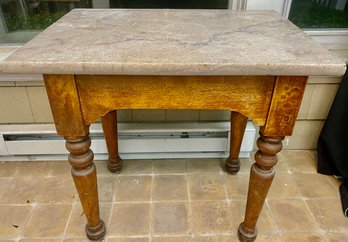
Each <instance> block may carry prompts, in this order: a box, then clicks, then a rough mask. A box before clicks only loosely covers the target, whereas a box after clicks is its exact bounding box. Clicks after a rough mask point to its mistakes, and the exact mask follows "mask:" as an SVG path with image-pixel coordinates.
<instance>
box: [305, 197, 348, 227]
mask: <svg viewBox="0 0 348 242" xmlns="http://www.w3.org/2000/svg"><path fill="white" fill-rule="evenodd" d="M306 203H307V205H308V207H309V210H310V211H311V212H312V214H313V216H314V218H315V220H316V221H317V223H318V224H319V227H320V228H321V229H324V230H328V231H330V232H334V231H337V232H344V231H345V232H347V233H348V219H347V218H346V217H344V214H343V211H342V205H341V200H340V199H339V198H337V199H309V200H306Z"/></svg>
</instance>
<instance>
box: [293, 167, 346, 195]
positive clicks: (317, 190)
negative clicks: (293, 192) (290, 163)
mask: <svg viewBox="0 0 348 242" xmlns="http://www.w3.org/2000/svg"><path fill="white" fill-rule="evenodd" d="M293 177H294V180H295V182H296V184H297V187H298V188H299V190H300V191H301V194H302V196H304V197H307V198H335V197H338V196H339V191H338V189H337V188H335V187H334V185H333V184H332V182H330V180H329V178H328V176H325V175H321V174H302V173H295V174H293Z"/></svg>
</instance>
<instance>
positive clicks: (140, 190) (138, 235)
mask: <svg viewBox="0 0 348 242" xmlns="http://www.w3.org/2000/svg"><path fill="white" fill-rule="evenodd" d="M222 162H223V160H221V159H188V160H184V159H179V160H154V161H153V160H129V161H126V162H125V167H124V169H123V171H122V173H121V174H118V175H114V174H111V173H109V172H108V171H107V169H106V168H105V161H96V164H97V170H98V179H99V194H100V206H101V216H102V218H103V219H104V221H105V222H106V224H107V225H108V232H107V237H106V241H108V242H145V241H152V242H177V241H180V242H186V241H195V242H206V241H211V242H215V241H219V242H227V241H228V242H230V241H237V237H236V230H237V227H238V224H239V223H240V222H241V221H242V220H243V216H244V208H245V201H246V193H247V184H248V176H249V175H248V172H249V168H250V165H251V163H252V162H251V161H250V160H249V159H243V160H242V167H241V171H240V172H239V174H238V175H234V176H232V175H227V174H226V173H225V172H224V171H223V170H222V169H221V163H222ZM276 172H277V175H276V178H275V180H274V182H273V186H272V188H271V191H270V193H269V196H268V199H267V201H266V204H265V206H264V209H263V211H262V213H261V217H260V219H259V223H258V228H259V237H258V240H257V241H340V242H341V241H348V219H346V218H344V216H343V213H342V211H341V205H340V200H339V193H338V182H337V181H336V180H335V179H334V178H333V177H327V176H323V175H319V174H316V157H315V153H314V152H311V151H284V152H282V153H281V154H280V162H279V164H278V165H277V167H276ZM84 224H85V220H84V216H83V212H82V209H81V206H80V204H79V201H78V199H77V196H76V192H75V188H74V186H73V182H72V179H71V177H70V167H69V165H68V163H67V162H62V161H57V162H8V163H0V241H1V242H3V241H12V242H14V241H23V242H32V241H33V242H34V241H35V242H39V241H47V242H55V241H70V242H75V241H76V242H80V241H87V240H86V239H85V235H84Z"/></svg>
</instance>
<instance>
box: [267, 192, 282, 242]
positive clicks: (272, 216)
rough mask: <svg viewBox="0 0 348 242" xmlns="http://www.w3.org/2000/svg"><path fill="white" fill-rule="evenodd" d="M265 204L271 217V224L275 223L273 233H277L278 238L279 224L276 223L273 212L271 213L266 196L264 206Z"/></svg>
mask: <svg viewBox="0 0 348 242" xmlns="http://www.w3.org/2000/svg"><path fill="white" fill-rule="evenodd" d="M265 205H266V207H267V208H268V211H269V214H270V215H271V218H272V220H273V224H274V225H275V228H276V229H275V230H274V233H275V234H277V235H278V237H279V239H280V234H281V233H280V229H279V226H278V223H277V221H276V219H275V218H274V215H273V213H272V210H271V207H270V205H269V203H268V199H267V198H266V200H265V204H264V206H265Z"/></svg>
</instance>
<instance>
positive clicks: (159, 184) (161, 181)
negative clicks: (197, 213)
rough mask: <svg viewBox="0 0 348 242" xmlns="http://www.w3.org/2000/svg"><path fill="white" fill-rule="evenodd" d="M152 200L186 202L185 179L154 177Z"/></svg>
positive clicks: (164, 176) (167, 176)
mask: <svg viewBox="0 0 348 242" xmlns="http://www.w3.org/2000/svg"><path fill="white" fill-rule="evenodd" d="M152 200H154V201H178V200H188V191H187V179H186V176H181V175H159V176H155V177H154V181H153V189H152Z"/></svg>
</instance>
